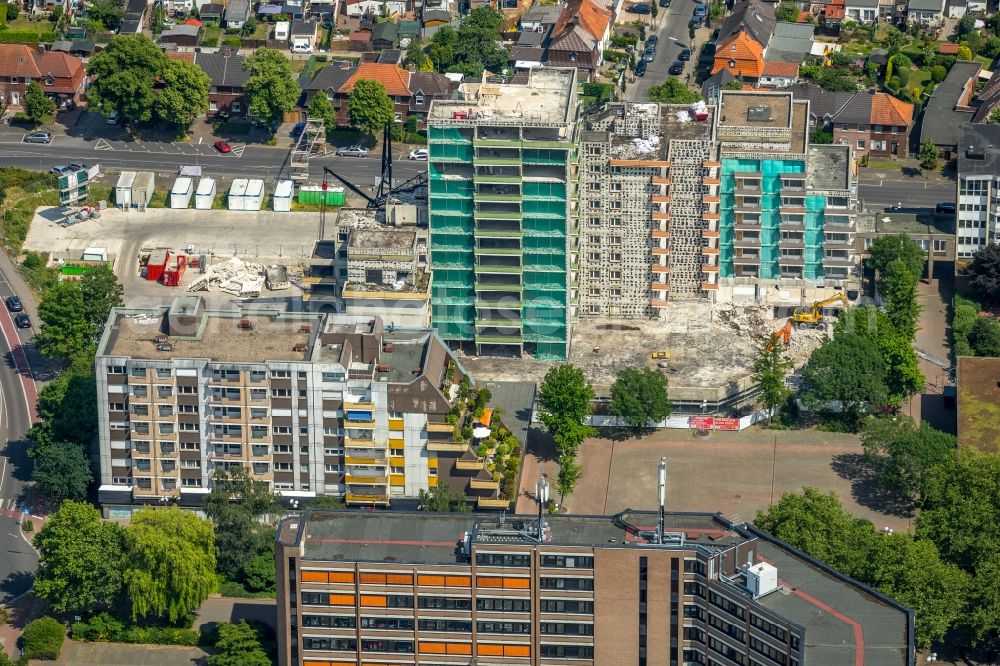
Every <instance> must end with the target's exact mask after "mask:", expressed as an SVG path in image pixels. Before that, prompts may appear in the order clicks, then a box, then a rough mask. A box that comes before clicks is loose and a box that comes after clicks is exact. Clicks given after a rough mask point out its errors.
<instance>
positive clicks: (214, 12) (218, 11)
mask: <svg viewBox="0 0 1000 666" xmlns="http://www.w3.org/2000/svg"><path fill="white" fill-rule="evenodd" d="M225 11H226V6H225V5H223V4H222V3H219V2H209V3H207V4H204V5H202V6H201V7H199V8H198V16H222V14H223V12H225Z"/></svg>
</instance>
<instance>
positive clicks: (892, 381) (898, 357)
mask: <svg viewBox="0 0 1000 666" xmlns="http://www.w3.org/2000/svg"><path fill="white" fill-rule="evenodd" d="M833 330H834V336H835V337H836V336H837V335H839V334H841V333H846V332H850V333H855V334H857V335H860V336H862V337H866V338H868V339H870V340H871V341H872V342H873V343H874V344H875V347H876V348H877V349H878V352H879V354H880V355H881V356H882V362H883V364H884V365H885V387H886V390H887V391H888V393H889V402H890V403H891V404H894V405H898V404H900V403H901V402H902V401H903V400H905V399H906V398H908V397H909V396H911V395H913V394H915V393H919V392H920V391H922V390H923V388H924V376H923V374H922V373H921V372H920V359H918V358H917V351H916V349H914V348H913V343H912V342H911V341H910V340H908V339H907V338H905V337H904V336H902V335H900V334H899V332H898V331H896V329H895V327H894V326H893V325H892V322H891V321H889V316H888V315H887V314H886V313H885V312H882V311H880V310H879V309H877V308H874V307H871V306H863V307H858V308H851V309H849V310H844V311H843V312H841V313H840V317H839V319H838V320H837V322H836V323H835V324H834V328H833Z"/></svg>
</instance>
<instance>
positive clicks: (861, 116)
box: [833, 93, 872, 125]
mask: <svg viewBox="0 0 1000 666" xmlns="http://www.w3.org/2000/svg"><path fill="white" fill-rule="evenodd" d="M871 119H872V95H870V94H869V93H854V95H853V96H852V97H851V99H849V100H848V101H847V104H845V105H844V106H842V107H841V109H840V111H838V112H837V113H836V114H835V115H834V116H833V121H834V122H837V123H848V124H851V125H867V124H869V123H870V122H871Z"/></svg>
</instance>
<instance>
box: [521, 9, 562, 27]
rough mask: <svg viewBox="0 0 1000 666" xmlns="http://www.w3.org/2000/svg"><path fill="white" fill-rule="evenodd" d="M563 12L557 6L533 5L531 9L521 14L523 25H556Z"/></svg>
mask: <svg viewBox="0 0 1000 666" xmlns="http://www.w3.org/2000/svg"><path fill="white" fill-rule="evenodd" d="M561 14H562V10H561V9H560V8H559V7H558V6H557V5H539V4H535V5H532V7H531V9H529V10H528V11H526V12H524V13H523V14H521V23H522V24H524V23H542V24H547V23H548V24H553V25H554V24H555V23H556V22H557V21H558V20H559V16H560V15H561Z"/></svg>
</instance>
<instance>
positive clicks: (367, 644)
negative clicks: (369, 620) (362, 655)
mask: <svg viewBox="0 0 1000 666" xmlns="http://www.w3.org/2000/svg"><path fill="white" fill-rule="evenodd" d="M362 622H364V619H362ZM410 625H411V628H412V625H413V621H412V620H410ZM361 650H362V651H363V652H393V653H396V654H412V653H413V641H396V640H378V639H366V640H362V641H361Z"/></svg>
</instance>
